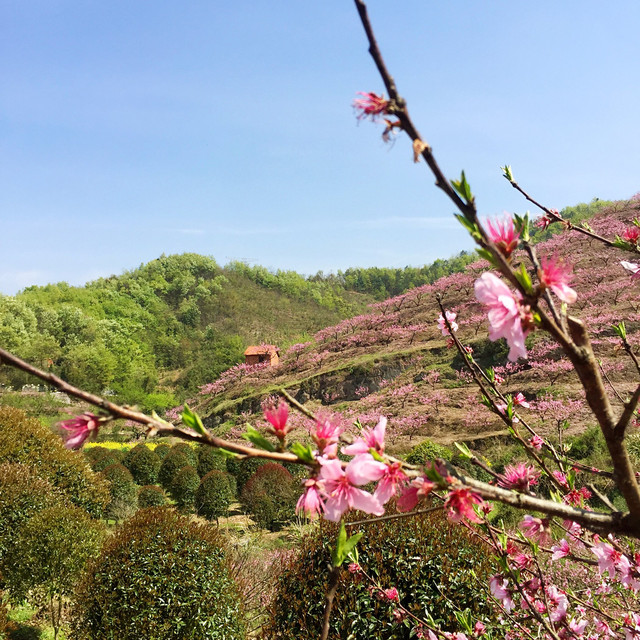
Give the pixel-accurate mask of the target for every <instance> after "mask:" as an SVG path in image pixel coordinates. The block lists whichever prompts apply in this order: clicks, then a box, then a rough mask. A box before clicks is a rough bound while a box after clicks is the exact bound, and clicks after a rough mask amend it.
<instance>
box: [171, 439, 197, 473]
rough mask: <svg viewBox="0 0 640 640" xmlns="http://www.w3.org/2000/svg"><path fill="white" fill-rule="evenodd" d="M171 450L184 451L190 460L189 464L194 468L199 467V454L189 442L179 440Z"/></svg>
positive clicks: (173, 451)
mask: <svg viewBox="0 0 640 640" xmlns="http://www.w3.org/2000/svg"><path fill="white" fill-rule="evenodd" d="M171 452H172V453H175V452H180V453H183V454H184V455H185V456H187V459H188V460H189V466H191V467H193V468H194V469H197V468H198V454H197V453H196V450H195V449H194V448H193V447H192V446H191V445H190V444H187V443H186V442H178V443H177V444H174V445H173V446H172V447H171Z"/></svg>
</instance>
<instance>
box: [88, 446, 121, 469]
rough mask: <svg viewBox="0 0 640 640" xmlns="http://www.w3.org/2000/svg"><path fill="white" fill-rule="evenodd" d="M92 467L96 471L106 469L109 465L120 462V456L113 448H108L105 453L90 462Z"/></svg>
mask: <svg viewBox="0 0 640 640" xmlns="http://www.w3.org/2000/svg"><path fill="white" fill-rule="evenodd" d="M89 464H90V465H91V469H92V470H93V471H95V472H96V473H100V472H101V471H104V470H105V469H106V468H107V467H108V466H109V465H112V464H120V458H119V457H118V456H117V455H115V454H114V453H113V451H112V450H111V449H106V450H105V453H103V454H102V455H100V456H97V457H96V458H94V459H93V460H91V461H90V462H89Z"/></svg>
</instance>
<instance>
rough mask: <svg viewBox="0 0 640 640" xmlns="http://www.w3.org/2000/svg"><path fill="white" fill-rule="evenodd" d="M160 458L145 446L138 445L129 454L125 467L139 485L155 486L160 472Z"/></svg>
mask: <svg viewBox="0 0 640 640" xmlns="http://www.w3.org/2000/svg"><path fill="white" fill-rule="evenodd" d="M160 464H161V460H160V458H159V457H158V456H157V455H156V454H155V453H154V452H153V451H152V450H151V449H149V447H147V446H145V445H144V444H139V445H136V446H135V447H134V448H133V449H131V451H129V453H128V454H127V456H126V458H125V460H124V465H125V467H127V469H129V471H130V472H131V475H132V476H133V479H134V480H135V481H136V483H137V484H139V485H145V484H155V483H156V482H157V481H158V472H159V471H160Z"/></svg>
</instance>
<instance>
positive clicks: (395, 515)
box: [344, 504, 444, 527]
mask: <svg viewBox="0 0 640 640" xmlns="http://www.w3.org/2000/svg"><path fill="white" fill-rule="evenodd" d="M443 508H444V505H441V504H439V505H437V506H435V507H429V508H428V509H418V510H417V511H407V512H406V513H391V514H389V515H386V516H379V517H377V518H367V519H366V520H356V521H355V522H345V523H344V525H345V527H355V526H356V525H361V524H371V523H372V522H385V521H387V520H399V519H400V518H410V517H413V516H417V515H421V514H423V513H433V512H434V511H441V510H442V509H443Z"/></svg>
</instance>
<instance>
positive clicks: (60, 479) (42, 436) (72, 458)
mask: <svg viewBox="0 0 640 640" xmlns="http://www.w3.org/2000/svg"><path fill="white" fill-rule="evenodd" d="M0 462H21V463H24V464H27V465H31V466H33V467H34V468H36V469H37V470H38V475H39V476H40V477H41V478H44V479H46V480H49V482H50V483H51V484H52V485H53V486H55V487H57V488H58V489H59V490H60V491H62V492H63V493H64V494H65V495H66V496H67V497H68V498H69V500H70V501H71V502H72V503H73V504H76V505H77V506H79V507H80V508H82V509H86V510H87V511H88V512H89V513H90V514H91V515H92V516H94V517H99V516H100V515H101V514H102V511H103V509H104V507H105V505H106V504H107V502H108V501H109V490H108V487H107V484H106V482H104V480H103V479H102V478H101V477H100V475H98V474H96V473H93V472H92V471H91V469H90V468H89V467H88V465H87V462H86V459H85V457H84V456H83V455H82V454H81V453H78V452H77V451H69V450H68V449H65V447H64V443H63V441H62V438H60V436H58V435H56V434H55V433H53V432H52V431H51V430H50V429H49V428H48V427H45V426H44V425H43V424H42V423H41V422H40V421H39V420H36V419H34V418H29V417H27V414H26V413H24V411H20V410H19V409H13V408H11V407H0Z"/></svg>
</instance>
